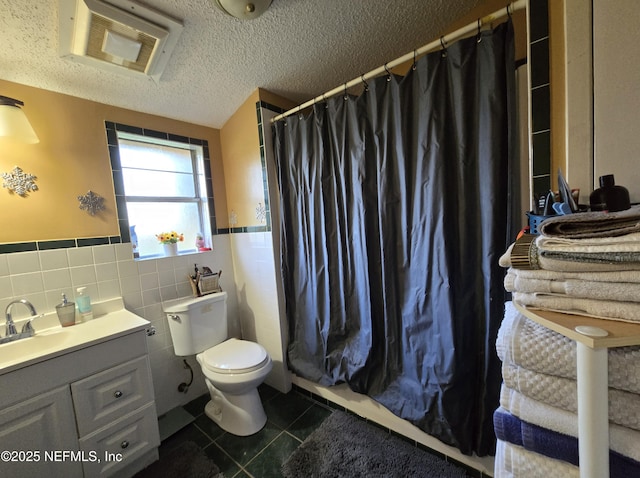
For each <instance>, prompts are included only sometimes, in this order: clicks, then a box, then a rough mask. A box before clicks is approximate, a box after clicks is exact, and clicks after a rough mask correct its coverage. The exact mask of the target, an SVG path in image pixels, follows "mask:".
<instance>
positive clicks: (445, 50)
mask: <svg viewBox="0 0 640 478" xmlns="http://www.w3.org/2000/svg"><path fill="white" fill-rule="evenodd" d="M440 46H442V58H445V57H446V56H447V44H446V43H445V42H444V36H441V37H440Z"/></svg>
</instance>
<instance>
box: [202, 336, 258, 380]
mask: <svg viewBox="0 0 640 478" xmlns="http://www.w3.org/2000/svg"><path fill="white" fill-rule="evenodd" d="M201 356H202V359H203V360H202V362H201V364H202V365H203V366H204V367H206V368H207V369H208V370H210V371H212V372H215V373H221V374H242V373H249V372H253V371H255V370H258V369H260V368H262V367H264V366H265V364H266V363H267V362H269V354H267V351H266V350H265V348H264V347H263V346H262V345H260V344H257V343H255V342H249V341H247V340H238V339H229V340H227V341H225V342H222V343H221V344H219V345H216V346H215V347H211V348H210V349H207V350H205V351H204V352H202V354H201Z"/></svg>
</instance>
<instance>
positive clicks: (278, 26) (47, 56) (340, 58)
mask: <svg viewBox="0 0 640 478" xmlns="http://www.w3.org/2000/svg"><path fill="white" fill-rule="evenodd" d="M139 3H143V4H144V5H147V6H151V7H153V8H155V9H157V10H160V11H162V12H164V13H166V14H168V15H171V16H173V17H175V18H178V19H180V20H182V22H183V23H184V30H183V32H182V35H181V37H180V39H179V41H178V44H177V46H176V48H175V50H174V52H173V54H172V55H171V58H170V59H169V63H168V65H167V67H166V69H165V71H164V73H163V75H162V77H161V80H160V82H159V83H158V84H156V83H153V82H152V81H150V80H147V79H144V78H142V79H137V78H131V77H129V76H124V75H119V74H115V73H111V72H108V71H104V70H101V69H96V68H94V67H91V66H88V65H84V64H79V63H74V62H70V61H68V60H65V59H62V58H60V57H59V56H58V0H0V45H2V46H1V47H0V78H1V79H4V80H8V81H12V82H16V83H22V84H25V85H29V86H35V87H38V88H43V89H46V90H51V91H56V92H60V93H65V94H68V95H72V96H77V97H80V98H85V99H89V100H93V101H97V102H100V103H107V104H111V105H115V106H119V107H123V108H129V109H132V110H136V111H141V112H145V113H151V114H156V115H160V116H165V117H169V118H175V119H179V120H184V121H188V122H191V123H196V124H202V125H206V126H211V127H214V128H220V127H222V126H223V125H224V123H225V122H226V120H227V119H228V118H229V117H230V116H231V115H232V114H233V113H234V112H235V111H236V109H237V108H238V107H239V106H240V105H241V104H242V103H243V102H244V101H245V100H246V99H247V97H248V96H249V95H250V94H251V93H252V92H253V91H254V90H255V89H256V88H258V87H261V88H264V89H266V90H269V91H271V92H273V93H277V94H280V95H282V96H285V97H287V98H289V99H291V100H294V101H297V102H303V101H306V100H309V99H311V98H313V97H315V96H318V95H320V94H322V93H323V92H325V91H327V90H330V89H332V88H334V87H336V86H338V85H339V84H341V83H344V82H346V81H349V80H351V79H353V78H357V77H358V76H360V74H362V73H365V72H367V71H370V70H372V69H374V68H376V67H378V66H380V65H382V64H384V63H386V62H388V61H391V60H393V59H395V58H397V57H399V56H401V55H403V54H405V53H407V52H410V51H412V50H413V49H415V48H417V47H419V46H422V45H423V44H426V43H428V42H430V41H431V40H433V39H434V38H436V37H437V35H439V34H441V32H442V31H444V29H445V28H446V27H447V25H449V24H451V23H452V22H453V21H455V20H456V19H458V18H460V17H461V16H463V15H464V14H465V13H467V11H469V10H470V9H471V8H472V7H474V6H476V4H478V3H479V2H478V0H274V1H273V3H272V5H271V7H270V8H269V10H267V12H266V13H264V14H263V15H262V16H261V17H259V18H257V19H255V20H250V21H240V20H238V19H236V18H233V17H230V16H228V15H226V14H224V13H223V12H221V11H220V10H218V9H217V8H216V7H215V6H214V4H213V1H212V0H148V1H146V2H139ZM0 94H2V92H1V91H0Z"/></svg>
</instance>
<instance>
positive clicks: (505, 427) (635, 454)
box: [493, 302, 640, 478]
mask: <svg viewBox="0 0 640 478" xmlns="http://www.w3.org/2000/svg"><path fill="white" fill-rule="evenodd" d="M496 350H497V352H498V356H499V357H500V360H502V374H503V384H502V389H501V391H500V407H499V408H498V409H497V410H496V411H495V413H494V417H493V418H494V420H493V421H494V428H495V432H496V437H497V438H498V445H497V451H496V459H495V472H494V476H495V477H496V478H501V477H527V478H529V477H536V476H539V477H545V478H548V477H555V476H557V477H559V478H564V477H572V476H575V477H578V476H579V469H578V438H577V437H578V416H577V402H578V398H577V384H576V344H575V342H574V341H573V340H571V339H568V338H566V337H564V336H563V335H560V334H558V333H556V332H554V331H552V330H550V329H547V328H546V327H544V326H542V325H539V324H537V323H535V322H533V321H532V320H530V319H528V318H527V317H525V316H524V315H522V314H520V313H519V312H518V311H517V310H516V308H515V307H514V306H513V304H512V303H511V302H508V303H507V304H506V307H505V316H504V320H503V321H502V325H501V326H500V330H499V332H498V339H497V341H496ZM608 354H609V360H608V364H609V423H610V426H609V442H610V448H611V452H610V457H609V463H610V470H611V475H610V476H611V477H612V478H614V477H621V478H622V477H624V478H626V477H629V476H640V446H639V445H640V346H635V347H619V348H612V349H609V351H608Z"/></svg>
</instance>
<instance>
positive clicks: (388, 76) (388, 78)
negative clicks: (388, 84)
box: [384, 63, 391, 81]
mask: <svg viewBox="0 0 640 478" xmlns="http://www.w3.org/2000/svg"><path fill="white" fill-rule="evenodd" d="M384 71H386V72H387V81H391V72H390V71H389V68H387V64H386V63H385V64H384Z"/></svg>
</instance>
